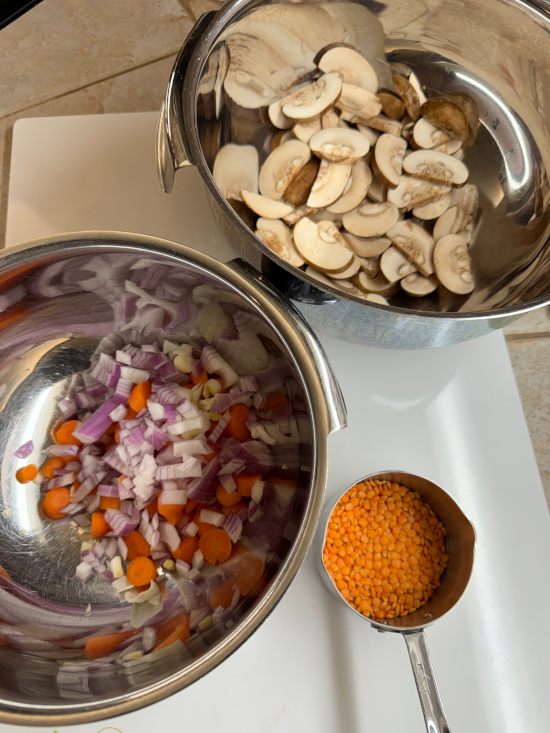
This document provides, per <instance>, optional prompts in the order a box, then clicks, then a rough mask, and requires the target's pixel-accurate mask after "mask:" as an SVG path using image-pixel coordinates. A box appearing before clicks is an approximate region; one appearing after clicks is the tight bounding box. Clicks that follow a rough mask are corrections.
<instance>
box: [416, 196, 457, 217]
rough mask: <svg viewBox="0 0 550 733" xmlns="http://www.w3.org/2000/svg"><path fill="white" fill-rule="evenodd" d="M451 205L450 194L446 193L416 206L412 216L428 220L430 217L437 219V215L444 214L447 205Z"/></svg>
mask: <svg viewBox="0 0 550 733" xmlns="http://www.w3.org/2000/svg"><path fill="white" fill-rule="evenodd" d="M450 205H451V194H450V193H448V194H446V195H445V196H442V197H441V198H440V199H439V200H438V201H432V202H431V203H429V204H425V206H416V207H415V208H414V209H413V210H412V212H413V216H416V218H417V219H422V220H424V221H430V219H437V218H438V217H439V216H441V215H442V214H444V213H445V212H446V211H447V209H448V208H449V206H450Z"/></svg>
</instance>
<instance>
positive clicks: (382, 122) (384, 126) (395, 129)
mask: <svg viewBox="0 0 550 733" xmlns="http://www.w3.org/2000/svg"><path fill="white" fill-rule="evenodd" d="M365 125H366V126H367V127H372V128H373V129H374V130H378V131H379V132H387V133H388V134H389V135H395V137H401V133H402V131H403V124H402V123H401V122H399V121H398V120H390V118H389V117H386V115H380V114H379V115H377V116H376V117H371V118H370V119H369V120H365Z"/></svg>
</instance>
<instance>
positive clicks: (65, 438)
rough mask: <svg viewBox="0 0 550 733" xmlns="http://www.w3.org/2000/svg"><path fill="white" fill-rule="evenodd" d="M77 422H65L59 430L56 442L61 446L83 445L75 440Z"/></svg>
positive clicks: (56, 434)
mask: <svg viewBox="0 0 550 733" xmlns="http://www.w3.org/2000/svg"><path fill="white" fill-rule="evenodd" d="M77 424H78V421H77V420H68V421H67V422H64V423H63V425H62V426H61V427H60V428H59V430H58V431H57V432H56V433H55V436H54V437H55V442H56V443H59V444H61V445H78V446H80V445H82V443H81V442H80V440H79V439H78V438H75V437H74V435H73V432H74V431H75V430H76V426H77Z"/></svg>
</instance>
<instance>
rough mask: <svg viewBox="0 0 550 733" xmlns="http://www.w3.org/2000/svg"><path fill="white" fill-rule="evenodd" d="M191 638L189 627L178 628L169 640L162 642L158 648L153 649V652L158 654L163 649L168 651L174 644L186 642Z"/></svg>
mask: <svg viewBox="0 0 550 733" xmlns="http://www.w3.org/2000/svg"><path fill="white" fill-rule="evenodd" d="M190 636H191V633H190V631H189V629H188V628H187V626H183V625H182V626H178V627H177V628H176V629H175V631H173V632H172V633H171V634H170V636H169V637H168V638H166V639H165V640H164V641H162V642H161V643H160V644H157V646H156V647H155V648H154V649H153V652H158V651H160V650H161V649H166V647H167V646H170V644H173V643H174V642H175V641H181V642H184V641H185V640H186V639H188V638H189V637H190Z"/></svg>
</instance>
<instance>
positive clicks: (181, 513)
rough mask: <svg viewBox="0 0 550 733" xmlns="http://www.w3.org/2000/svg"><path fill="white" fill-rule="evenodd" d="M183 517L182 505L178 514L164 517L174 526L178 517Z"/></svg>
mask: <svg viewBox="0 0 550 733" xmlns="http://www.w3.org/2000/svg"><path fill="white" fill-rule="evenodd" d="M182 517H183V507H182V510H181V512H180V513H179V514H171V515H170V516H169V517H165V519H166V521H167V522H169V523H170V524H173V525H174V527H175V526H176V524H177V523H178V522H179V521H180V519H181V518H182Z"/></svg>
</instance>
